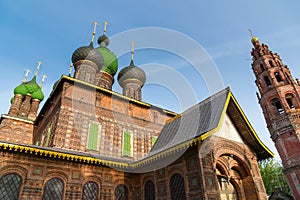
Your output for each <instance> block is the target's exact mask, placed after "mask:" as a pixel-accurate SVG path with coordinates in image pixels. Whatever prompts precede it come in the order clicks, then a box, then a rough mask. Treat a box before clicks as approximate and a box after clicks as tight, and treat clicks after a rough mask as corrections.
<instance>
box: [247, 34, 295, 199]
mask: <svg viewBox="0 0 300 200" xmlns="http://www.w3.org/2000/svg"><path fill="white" fill-rule="evenodd" d="M251 42H252V44H253V48H252V51H251V55H252V70H253V72H254V75H255V78H256V80H255V83H256V85H257V87H258V90H259V93H257V97H258V101H259V104H260V106H261V108H262V110H263V114H264V117H265V120H266V123H267V128H268V129H269V132H270V134H271V138H272V140H273V142H274V143H275V146H276V148H277V151H278V153H279V155H280V157H281V160H282V164H283V168H284V173H285V175H286V178H287V180H288V183H289V186H290V188H291V191H292V192H293V195H294V198H295V199H300V141H299V140H300V82H299V80H298V79H296V81H295V80H294V78H293V76H292V74H291V72H290V70H289V68H288V67H287V65H285V64H283V62H282V60H281V58H280V57H279V55H278V54H277V53H273V52H272V51H270V50H269V48H268V46H267V45H265V44H260V42H259V40H258V38H256V37H254V36H253V35H252V39H251Z"/></svg>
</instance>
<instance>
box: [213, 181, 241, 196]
mask: <svg viewBox="0 0 300 200" xmlns="http://www.w3.org/2000/svg"><path fill="white" fill-rule="evenodd" d="M218 186H219V190H220V197H221V200H238V195H237V191H236V188H235V186H234V185H233V184H232V183H231V181H228V179H226V178H224V177H221V176H218Z"/></svg>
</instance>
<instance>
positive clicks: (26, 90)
mask: <svg viewBox="0 0 300 200" xmlns="http://www.w3.org/2000/svg"><path fill="white" fill-rule="evenodd" d="M14 94H20V95H22V96H25V95H26V94H31V95H32V98H33V99H38V100H40V101H42V100H43V99H44V94H43V92H42V89H41V87H40V86H39V85H38V84H37V83H36V76H34V77H33V78H32V79H31V81H28V82H25V83H21V84H20V85H19V86H17V87H16V88H15V89H14ZM33 94H34V95H33Z"/></svg>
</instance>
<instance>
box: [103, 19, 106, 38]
mask: <svg viewBox="0 0 300 200" xmlns="http://www.w3.org/2000/svg"><path fill="white" fill-rule="evenodd" d="M106 26H107V21H105V22H104V29H103V34H104V35H106Z"/></svg>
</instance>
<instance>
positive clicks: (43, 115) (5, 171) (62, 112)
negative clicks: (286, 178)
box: [0, 30, 298, 200]
mask: <svg viewBox="0 0 300 200" xmlns="http://www.w3.org/2000/svg"><path fill="white" fill-rule="evenodd" d="M94 36H95V31H94V33H93V37H92V42H91V43H90V44H89V45H87V46H82V47H79V48H78V49H76V50H75V51H74V53H73V55H72V57H71V60H72V63H73V67H74V69H75V72H74V75H72V73H69V75H62V76H61V78H60V79H59V80H58V81H57V82H56V83H54V86H53V90H52V92H51V94H50V95H49V97H48V98H47V99H46V100H45V102H44V105H43V107H42V108H40V111H39V112H38V110H39V105H40V103H41V101H43V99H44V94H43V92H42V84H43V81H42V83H41V84H38V83H37V80H36V77H37V74H38V70H39V67H40V64H41V63H39V65H38V67H37V70H36V73H35V74H34V76H33V77H32V78H31V80H29V81H28V80H27V78H28V73H26V76H25V78H24V80H23V82H22V83H21V84H20V85H18V86H17V87H15V89H14V90H13V92H14V96H13V98H12V99H11V106H10V108H9V111H8V113H7V114H3V115H1V120H0V155H1V156H0V199H2V200H17V199H22V200H25V199H26V200H27V199H30V200H34V199H43V200H54V199H55V200H77V199H78V200H79V199H83V200H185V199H186V200H199V199H206V200H232V199H251V200H255V199H264V200H266V199H267V195H266V191H265V188H264V184H263V182H262V178H261V175H260V171H259V168H258V164H257V162H258V161H259V160H263V159H267V158H270V157H272V156H273V153H272V152H271V151H270V150H269V149H268V148H267V147H266V146H265V145H264V144H263V143H262V141H261V140H260V139H259V137H258V135H257V134H256V132H255V131H254V129H253V127H252V126H251V124H250V123H249V121H248V119H247V117H246V116H245V114H244V112H243V111H242V109H241V107H240V106H239V104H238V102H237V100H236V99H235V97H234V95H233V94H232V91H231V90H230V88H229V87H227V88H224V89H223V90H222V91H219V92H218V93H216V94H213V95H212V96H210V97H208V98H207V99H205V100H203V101H201V102H199V103H198V104H196V105H194V106H192V107H191V108H189V109H187V110H186V111H184V112H182V113H174V112H172V111H169V110H166V109H164V108H161V107H158V106H154V105H151V103H148V102H144V101H143V100H142V88H143V85H144V84H145V82H146V73H145V72H144V71H143V69H141V68H140V67H138V66H137V65H136V64H135V63H134V57H133V55H134V51H132V58H131V60H130V62H129V63H130V64H129V66H126V67H123V66H122V67H120V68H122V69H121V70H120V71H119V73H118V74H117V72H118V68H119V66H118V59H117V57H116V56H115V55H114V54H113V52H112V51H111V50H110V49H109V47H108V46H109V43H110V40H109V38H108V37H107V35H106V30H105V31H104V34H103V35H102V36H100V37H99V38H98V41H97V43H98V46H97V47H94ZM116 74H117V76H116ZM115 77H117V81H118V84H119V85H120V86H121V87H122V89H123V93H122V94H119V93H117V92H114V91H112V85H113V84H116V83H115ZM12 78H13V77H12ZM292 100H293V99H291V102H293V101H292ZM275 105H276V103H275ZM296 106H298V104H295V107H296Z"/></svg>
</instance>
